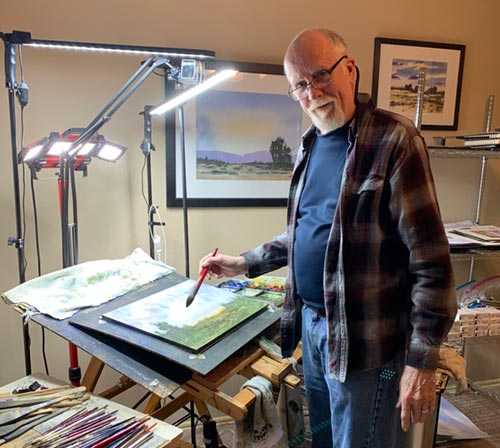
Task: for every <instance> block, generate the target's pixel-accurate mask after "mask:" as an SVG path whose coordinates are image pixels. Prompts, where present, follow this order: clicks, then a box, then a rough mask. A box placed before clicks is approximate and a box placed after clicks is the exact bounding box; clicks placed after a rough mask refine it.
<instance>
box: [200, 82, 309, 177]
mask: <svg viewBox="0 0 500 448" xmlns="http://www.w3.org/2000/svg"><path fill="white" fill-rule="evenodd" d="M301 115H302V114H301V112H300V110H298V108H297V107H296V104H294V103H292V102H291V101H290V98H288V96H287V95H284V94H269V93H256V92H232V91H210V92H207V93H206V94H205V95H203V96H202V97H200V98H199V100H198V102H197V107H196V178H197V179H212V180H215V179H218V180H236V181H242V180H271V181H288V180H290V176H291V173H292V168H293V163H294V161H295V156H296V154H297V143H298V141H299V139H298V136H299V135H298V133H300V130H301V118H302V117H301Z"/></svg>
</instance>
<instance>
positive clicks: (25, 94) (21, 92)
mask: <svg viewBox="0 0 500 448" xmlns="http://www.w3.org/2000/svg"><path fill="white" fill-rule="evenodd" d="M18 54H19V70H20V75H21V84H19V85H18V87H17V91H16V95H17V97H18V99H19V104H20V105H21V114H20V121H21V141H20V144H21V149H23V148H24V133H25V126H24V108H25V107H26V106H27V105H28V100H29V89H28V85H27V84H26V82H25V79H24V66H23V56H22V45H18ZM30 189H31V200H32V206H33V220H34V231H35V249H36V260H37V273H38V276H41V275H42V263H41V254H40V236H39V225H38V208H37V202H36V195H35V185H34V178H33V176H30ZM21 208H22V222H23V225H22V228H23V230H22V239H23V241H24V244H25V242H26V227H27V226H26V165H25V164H24V162H23V163H22V204H21ZM27 267H28V260H27V259H26V256H25V257H24V260H23V275H26V269H27ZM30 344H31V342H30ZM42 358H43V363H44V367H45V373H46V374H47V375H50V373H49V365H48V361H47V352H46V334H45V327H42Z"/></svg>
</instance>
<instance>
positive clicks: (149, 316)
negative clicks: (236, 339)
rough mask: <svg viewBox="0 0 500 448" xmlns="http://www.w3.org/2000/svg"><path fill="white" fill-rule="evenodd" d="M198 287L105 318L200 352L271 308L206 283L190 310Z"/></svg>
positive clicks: (185, 285) (174, 290)
mask: <svg viewBox="0 0 500 448" xmlns="http://www.w3.org/2000/svg"><path fill="white" fill-rule="evenodd" d="M194 284H195V282H194V280H186V281H184V282H182V283H179V284H177V285H175V286H172V287H171V288H167V289H165V290H163V291H160V292H158V293H156V294H152V295H150V296H148V297H145V298H144V299H141V300H137V301H135V302H133V303H130V304H128V305H125V306H123V307H121V308H117V309H115V310H113V311H110V312H107V313H105V314H103V315H102V318H103V319H107V320H110V321H113V322H116V323H119V324H122V325H126V326H127V327H130V328H133V329H135V330H138V331H141V332H143V333H146V334H149V335H152V336H155V337H158V338H161V339H164V340H166V341H168V342H171V343H173V344H176V345H178V346H180V347H182V348H184V349H186V350H188V351H190V352H194V353H199V352H201V351H203V350H204V349H206V348H207V347H209V346H210V345H211V344H213V343H214V342H216V341H217V340H219V339H220V338H222V337H223V336H224V335H226V334H227V333H229V332H231V331H232V330H234V329H235V328H237V327H238V326H240V325H241V324H242V323H244V322H245V321H246V320H248V319H250V318H251V317H252V316H255V315H257V314H258V313H260V312H262V311H264V310H265V309H266V308H267V306H268V305H267V303H265V302H263V301H262V302H261V301H257V300H255V299H251V298H246V297H237V296H235V295H234V294H233V293H231V292H229V291H227V290H225V289H221V288H216V287H214V286H210V285H207V284H205V283H204V284H202V285H201V287H200V289H199V291H198V294H197V295H196V297H195V299H194V301H193V303H192V304H191V305H190V306H189V307H186V298H187V296H188V295H189V293H190V291H191V289H192V288H193V285H194Z"/></svg>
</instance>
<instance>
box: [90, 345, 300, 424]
mask: <svg viewBox="0 0 500 448" xmlns="http://www.w3.org/2000/svg"><path fill="white" fill-rule="evenodd" d="M301 355H302V351H301V348H300V347H299V348H298V349H297V350H296V351H295V353H294V358H295V359H297V360H298V359H300V357H301ZM104 365H105V364H104V363H103V362H102V361H100V360H98V359H97V358H95V357H93V358H92V359H91V361H90V363H89V366H88V368H87V370H86V372H85V375H84V377H83V379H82V385H83V386H85V387H86V388H87V390H88V391H89V392H93V391H94V389H95V387H96V385H97V382H98V380H99V377H100V375H101V373H102V370H103V368H104ZM291 372H292V363H291V362H290V361H288V360H281V359H277V357H276V356H273V355H272V354H267V353H266V352H265V350H264V349H262V348H261V347H258V346H255V347H252V348H249V349H248V350H247V352H246V353H245V354H244V355H233V356H231V357H230V358H229V359H227V360H226V361H225V362H223V363H222V364H220V365H219V366H218V367H217V368H215V369H214V370H212V371H211V372H210V373H209V374H207V375H200V374H198V373H193V376H192V378H191V379H189V380H188V381H186V382H185V383H184V384H182V385H181V386H180V389H182V393H181V394H179V395H178V396H177V397H175V398H174V399H173V400H172V401H170V402H169V403H168V404H166V405H164V406H160V403H161V397H159V396H158V395H155V394H152V395H151V397H150V398H149V400H148V402H147V404H146V406H145V409H144V412H145V413H146V414H149V415H151V416H153V417H155V418H157V419H160V420H164V419H166V418H168V417H169V416H170V415H172V414H173V413H174V412H176V411H178V410H179V409H181V408H182V407H183V406H185V405H186V404H187V403H189V402H190V401H193V402H194V403H195V406H196V408H197V411H198V412H199V413H200V415H208V416H210V411H209V408H208V405H211V406H213V407H214V408H216V409H218V410H219V411H220V412H222V413H223V414H225V415H227V416H229V417H231V418H233V419H234V420H243V419H244V418H245V417H246V415H247V413H248V407H249V406H250V405H251V404H252V403H253V402H254V401H255V394H254V393H253V392H251V391H250V390H248V389H245V388H243V389H242V390H241V391H240V392H238V393H237V394H236V395H235V396H234V397H231V396H229V395H227V394H226V393H224V392H222V391H220V390H219V388H220V386H221V385H223V384H224V383H225V382H226V381H228V380H229V379H230V378H231V377H233V376H234V375H241V376H243V377H245V378H251V377H252V376H255V375H260V376H263V377H265V378H267V379H268V380H269V381H271V382H272V383H273V384H274V385H276V386H281V385H285V387H290V388H293V389H294V388H296V387H298V386H299V385H300V379H299V378H298V377H297V376H295V375H293V374H292V373H291ZM134 385H135V383H134V382H133V381H131V380H130V379H129V378H127V377H125V376H121V377H120V379H119V380H118V384H117V385H116V386H113V387H111V388H109V389H107V390H105V391H103V392H102V393H100V394H99V395H100V396H102V397H104V398H107V399H111V398H113V397H115V396H117V395H119V394H120V393H122V392H124V391H126V390H128V389H129V388H131V387H132V386H134Z"/></svg>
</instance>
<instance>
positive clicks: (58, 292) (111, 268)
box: [2, 248, 175, 319]
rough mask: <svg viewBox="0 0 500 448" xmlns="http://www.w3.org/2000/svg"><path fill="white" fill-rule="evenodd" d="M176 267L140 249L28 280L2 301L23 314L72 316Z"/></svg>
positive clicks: (148, 281) (4, 294)
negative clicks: (119, 256)
mask: <svg viewBox="0 0 500 448" xmlns="http://www.w3.org/2000/svg"><path fill="white" fill-rule="evenodd" d="M174 270H175V269H174V268H172V267H170V266H167V265H166V264H164V263H161V262H159V261H156V260H154V259H152V258H151V257H150V256H149V255H147V254H146V253H145V252H144V251H143V250H142V249H139V248H138V249H135V250H134V251H133V252H132V254H130V255H128V256H127V257H125V258H124V259H118V260H96V261H88V262H85V263H80V264H77V265H75V266H71V267H69V268H65V269H61V270H59V271H55V272H51V273H50V274H46V275H42V276H40V277H37V278H34V279H32V280H28V281H27V282H24V283H22V284H20V285H18V286H16V287H15V288H12V289H10V290H9V291H7V292H5V293H3V294H2V299H3V300H4V302H5V303H6V304H7V305H9V306H11V307H12V308H15V309H16V310H18V311H19V312H22V313H26V314H28V315H29V314H33V313H42V314H48V315H49V316H52V317H53V318H55V319H66V318H68V317H71V316H72V315H73V314H74V313H76V312H77V311H78V310H79V309H81V308H87V307H91V306H97V305H101V304H102V303H105V302H107V301H109V300H112V299H114V298H116V297H119V296H121V295H123V294H125V293H127V292H130V291H134V290H136V289H137V288H140V287H141V286H144V285H146V284H147V283H150V282H152V281H153V280H156V279H158V278H160V277H163V276H165V275H167V274H169V273H171V272H173V271H174Z"/></svg>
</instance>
